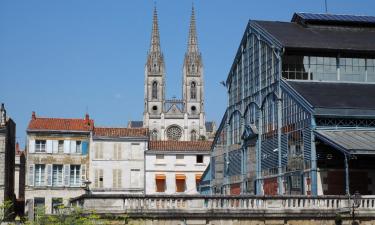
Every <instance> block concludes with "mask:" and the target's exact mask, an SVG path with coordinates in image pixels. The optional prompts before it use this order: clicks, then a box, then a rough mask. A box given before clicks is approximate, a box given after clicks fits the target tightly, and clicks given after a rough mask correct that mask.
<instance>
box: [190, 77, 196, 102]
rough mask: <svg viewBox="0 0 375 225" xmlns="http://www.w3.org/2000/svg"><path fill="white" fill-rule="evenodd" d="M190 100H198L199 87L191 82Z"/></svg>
mask: <svg viewBox="0 0 375 225" xmlns="http://www.w3.org/2000/svg"><path fill="white" fill-rule="evenodd" d="M190 98H191V99H197V85H196V84H195V82H194V81H193V82H191V85H190Z"/></svg>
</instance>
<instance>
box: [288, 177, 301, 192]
mask: <svg viewBox="0 0 375 225" xmlns="http://www.w3.org/2000/svg"><path fill="white" fill-rule="evenodd" d="M290 182H291V188H292V190H299V189H300V188H301V176H299V175H292V176H290Z"/></svg>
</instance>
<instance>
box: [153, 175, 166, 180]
mask: <svg viewBox="0 0 375 225" xmlns="http://www.w3.org/2000/svg"><path fill="white" fill-rule="evenodd" d="M155 179H156V180H165V175H164V174H156V175H155Z"/></svg>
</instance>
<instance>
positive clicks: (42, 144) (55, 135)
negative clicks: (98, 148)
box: [25, 112, 94, 216]
mask: <svg viewBox="0 0 375 225" xmlns="http://www.w3.org/2000/svg"><path fill="white" fill-rule="evenodd" d="M93 126H94V121H93V120H91V119H90V118H89V115H87V114H86V116H85V118H83V119H63V118H42V117H37V115H36V114H35V112H33V113H32V118H31V120H30V122H29V125H28V128H27V146H26V152H27V162H26V164H27V166H26V170H27V172H26V174H27V185H26V194H25V195H26V196H25V198H26V211H27V212H28V214H29V216H32V215H33V212H34V210H35V209H37V208H40V209H41V210H45V212H46V213H54V212H55V211H56V209H57V206H58V205H61V204H67V203H68V200H69V198H72V197H77V196H79V195H81V194H83V193H84V190H83V182H82V181H85V180H86V173H87V166H88V150H89V142H90V134H91V131H92V129H93Z"/></svg>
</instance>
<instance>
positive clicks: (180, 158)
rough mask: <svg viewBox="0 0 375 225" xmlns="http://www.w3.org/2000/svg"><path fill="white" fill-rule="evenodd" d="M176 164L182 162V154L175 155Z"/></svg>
mask: <svg viewBox="0 0 375 225" xmlns="http://www.w3.org/2000/svg"><path fill="white" fill-rule="evenodd" d="M176 164H184V155H176Z"/></svg>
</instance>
